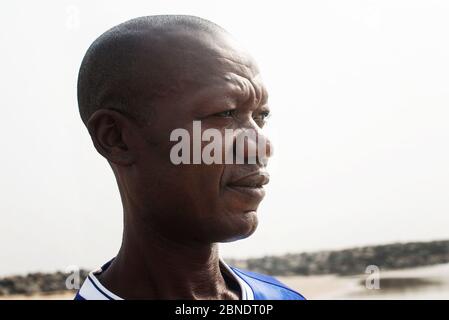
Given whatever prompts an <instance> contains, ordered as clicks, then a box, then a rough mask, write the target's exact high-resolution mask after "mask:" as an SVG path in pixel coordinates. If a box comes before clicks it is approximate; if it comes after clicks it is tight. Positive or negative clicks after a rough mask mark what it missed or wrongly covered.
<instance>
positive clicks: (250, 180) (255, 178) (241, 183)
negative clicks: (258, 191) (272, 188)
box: [228, 171, 270, 188]
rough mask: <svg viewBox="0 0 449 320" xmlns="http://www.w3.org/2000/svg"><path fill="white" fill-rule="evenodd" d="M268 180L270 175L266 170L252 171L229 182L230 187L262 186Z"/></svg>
mask: <svg viewBox="0 0 449 320" xmlns="http://www.w3.org/2000/svg"><path fill="white" fill-rule="evenodd" d="M269 181H270V176H269V175H268V173H266V172H260V171H259V172H254V173H252V174H249V175H247V176H244V177H242V178H238V179H236V180H234V181H233V182H231V183H229V184H228V185H229V186H230V187H243V188H262V187H263V186H264V185H266V184H267V183H268V182H269Z"/></svg>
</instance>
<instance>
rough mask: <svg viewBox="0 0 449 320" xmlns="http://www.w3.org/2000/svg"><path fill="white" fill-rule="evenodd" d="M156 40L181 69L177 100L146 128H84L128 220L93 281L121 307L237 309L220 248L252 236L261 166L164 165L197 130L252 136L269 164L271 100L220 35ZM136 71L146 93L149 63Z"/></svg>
mask: <svg viewBox="0 0 449 320" xmlns="http://www.w3.org/2000/svg"><path fill="white" fill-rule="evenodd" d="M158 39H162V40H160V41H157V42H153V44H152V45H153V46H157V48H158V50H160V52H165V53H166V55H165V57H168V60H170V61H175V62H177V63H176V65H178V66H179V65H182V68H183V69H182V70H178V71H179V72H178V73H176V72H175V73H173V68H174V67H173V66H167V67H166V68H167V70H166V73H167V74H179V75H180V77H179V79H175V80H173V78H171V81H172V82H171V83H170V85H171V86H173V87H176V90H178V91H177V94H176V95H175V94H174V95H167V96H165V97H162V98H161V99H160V100H159V101H158V104H157V106H152V108H154V110H152V111H151V114H152V116H151V119H150V120H149V122H148V123H147V124H144V125H142V124H141V123H138V121H136V120H134V119H133V118H132V117H130V116H128V115H127V114H124V113H123V112H117V111H114V110H110V109H100V110H98V111H96V112H95V113H94V114H93V115H92V116H91V117H90V118H89V121H88V122H87V127H88V129H89V133H90V135H91V137H92V140H93V142H94V145H95V147H96V149H97V150H98V152H99V153H100V154H102V155H103V156H104V157H105V158H106V159H107V160H108V161H109V163H110V165H111V167H112V169H113V172H114V174H115V176H116V179H117V182H118V185H119V190H120V195H121V199H122V203H123V211H124V233H123V241H122V246H121V248H120V251H119V253H118V254H117V256H116V258H115V260H114V262H113V263H112V264H111V266H110V267H109V268H108V269H107V270H106V271H105V272H103V273H102V274H101V275H99V280H100V282H101V283H102V284H103V285H104V286H105V287H106V288H108V289H109V290H110V291H112V292H114V293H115V294H117V295H118V296H120V297H122V298H124V299H232V300H236V299H240V295H239V291H238V290H237V289H236V286H235V283H232V280H230V278H229V277H226V273H225V271H224V270H223V267H222V266H221V264H220V261H219V252H218V245H217V243H219V242H227V241H234V240H237V239H242V238H245V237H248V236H249V235H251V234H252V233H253V232H254V231H255V229H256V227H257V209H258V206H259V203H260V202H261V200H262V198H263V196H264V192H263V188H261V186H262V185H263V184H265V183H267V182H268V181H267V174H266V171H265V165H266V159H257V164H243V165H236V164H213V165H205V164H199V165H174V164H173V163H172V162H171V161H170V157H169V155H170V149H171V147H172V146H173V145H174V144H175V143H176V142H173V141H170V139H169V137H170V133H171V132H172V131H173V130H174V129H176V128H185V129H187V130H188V131H189V132H190V134H191V135H192V122H193V121H194V120H201V121H202V130H205V129H207V128H216V129H218V130H220V131H221V132H222V133H224V129H233V130H235V131H234V132H235V133H234V138H235V137H236V136H237V135H238V134H239V133H242V132H244V131H245V130H247V129H254V130H257V132H258V134H259V138H260V139H265V142H266V148H267V153H266V154H267V157H269V156H270V154H271V148H270V143H269V140H268V139H266V138H265V136H263V134H262V131H261V128H262V127H263V125H264V122H265V117H266V115H267V113H268V112H269V109H268V106H267V92H266V89H265V87H264V86H263V84H262V82H261V79H260V75H259V70H258V69H257V66H256V64H255V63H254V61H253V59H252V58H251V57H250V56H249V55H248V54H247V53H246V52H244V51H243V50H242V49H240V48H239V47H238V45H236V43H235V42H234V41H233V40H232V39H231V38H230V37H229V36H228V35H226V34H224V33H217V34H209V33H205V32H204V31H194V32H192V31H189V32H188V33H186V32H185V31H182V30H176V29H172V30H167V31H166V34H163V35H161V36H160V38H158ZM174 44H176V45H174ZM167 55H168V56H167ZM186 55H188V58H187V59H186V58H185V57H186ZM182 59H184V60H182ZM181 60H182V61H181ZM139 61H140V62H139V63H140V64H141V66H140V69H141V70H143V74H142V75H136V77H135V81H136V83H135V84H134V85H135V87H138V88H145V86H146V85H147V84H148V82H147V80H146V78H145V73H144V70H146V69H151V68H152V67H153V66H152V63H154V59H148V61H146V60H145V57H143V58H142V59H140V60H139ZM180 61H181V62H182V63H179V62H180ZM168 68H171V69H170V70H168ZM142 94H143V95H144V92H142ZM203 145H204V143H203ZM249 147H250V146H249ZM249 147H247V148H246V150H245V151H246V152H248V148H249ZM248 181H251V182H253V183H254V181H256V182H257V187H248V186H247V185H248ZM251 188H253V189H255V190H252V191H255V192H248V189H251Z"/></svg>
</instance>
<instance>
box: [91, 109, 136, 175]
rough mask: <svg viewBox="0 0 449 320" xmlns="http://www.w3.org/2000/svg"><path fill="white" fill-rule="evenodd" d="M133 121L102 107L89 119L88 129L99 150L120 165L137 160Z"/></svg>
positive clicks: (128, 164)
mask: <svg viewBox="0 0 449 320" xmlns="http://www.w3.org/2000/svg"><path fill="white" fill-rule="evenodd" d="M131 127H132V124H131V121H130V120H129V119H128V118H126V117H125V116H124V115H122V114H121V113H119V112H117V111H114V110H110V109H100V110H97V111H95V112H94V113H93V114H92V115H91V116H90V118H89V120H88V121H87V129H88V130H89V134H90V136H91V138H92V141H93V143H94V146H95V148H96V149H97V151H98V152H99V153H100V154H101V155H102V156H103V157H105V158H106V159H107V160H109V161H111V162H113V163H115V164H117V165H120V166H130V165H132V164H133V163H134V161H135V154H134V153H133V148H132V141H131V135H129V134H127V133H128V132H130V131H131V129H132V128H131Z"/></svg>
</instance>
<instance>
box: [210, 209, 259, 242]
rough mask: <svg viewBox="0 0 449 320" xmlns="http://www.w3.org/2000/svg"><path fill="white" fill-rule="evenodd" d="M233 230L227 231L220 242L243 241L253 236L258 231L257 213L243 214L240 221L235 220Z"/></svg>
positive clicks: (232, 225)
mask: <svg viewBox="0 0 449 320" xmlns="http://www.w3.org/2000/svg"><path fill="white" fill-rule="evenodd" d="M233 220H236V221H233V222H232V224H231V228H230V229H229V230H227V232H226V234H225V235H223V237H222V239H221V240H219V241H218V242H232V241H237V240H242V239H245V238H248V237H249V236H251V235H252V234H253V233H254V232H255V231H256V229H257V225H258V219H257V214H256V212H255V211H248V212H245V213H242V214H241V217H240V218H239V219H233Z"/></svg>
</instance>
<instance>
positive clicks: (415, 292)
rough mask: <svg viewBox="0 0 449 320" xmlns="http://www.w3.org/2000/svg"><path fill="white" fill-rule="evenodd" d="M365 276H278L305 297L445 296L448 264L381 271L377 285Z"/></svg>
mask: <svg viewBox="0 0 449 320" xmlns="http://www.w3.org/2000/svg"><path fill="white" fill-rule="evenodd" d="M367 276H368V275H365V274H363V275H358V276H351V277H338V276H332V275H328V276H294V277H279V280H280V281H282V282H284V283H285V284H287V285H289V286H290V287H291V288H293V289H295V290H297V291H298V292H300V293H302V294H303V295H304V296H305V297H306V298H307V299H345V300H348V299H449V264H440V265H435V266H430V267H422V268H413V269H403V270H394V271H381V272H380V277H379V279H380V282H379V284H380V287H379V289H368V288H367V287H366V279H367Z"/></svg>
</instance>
